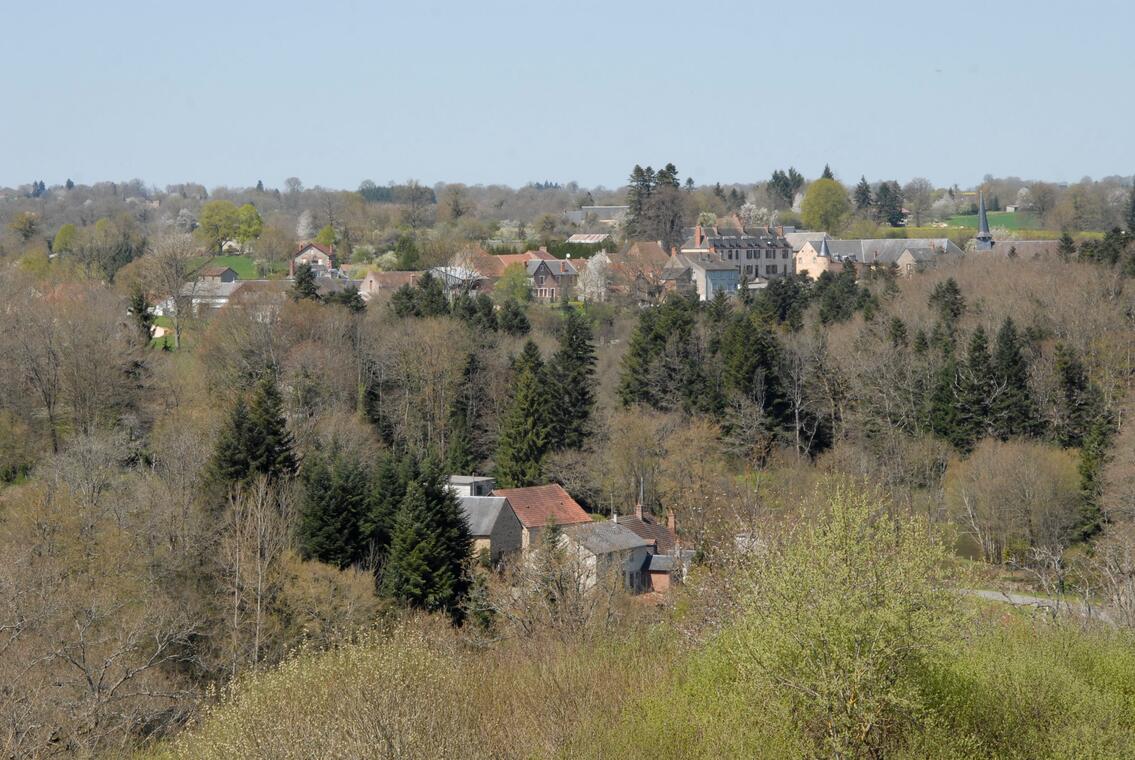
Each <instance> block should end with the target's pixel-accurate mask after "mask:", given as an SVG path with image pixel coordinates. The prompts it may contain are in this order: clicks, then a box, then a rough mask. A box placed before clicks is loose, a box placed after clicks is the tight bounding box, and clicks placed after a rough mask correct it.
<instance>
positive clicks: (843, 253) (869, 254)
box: [812, 238, 962, 264]
mask: <svg viewBox="0 0 1135 760" xmlns="http://www.w3.org/2000/svg"><path fill="white" fill-rule="evenodd" d="M824 242H825V243H826V244H827V247H828V250H829V251H830V252H831V255H832V256H835V257H839V258H852V259H855V260H856V261H859V262H861V263H864V264H893V263H894V262H896V261H898V259H899V257H900V256H902V254H903V251H910V252H911V255H913V256H914V258H915V260H917V261H928V260H930V259H933V258H934V257H935V256H939V255H941V254H944V253H950V254H961V252H962V249H961V248H958V246H956V245H955V244H954V242H953V241H952V240H950V239H949V238H879V239H869V240H831V239H829V240H826V241H824ZM812 247H813V248H814V247H815V243H814V242H813V244H812Z"/></svg>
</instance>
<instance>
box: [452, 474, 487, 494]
mask: <svg viewBox="0 0 1135 760" xmlns="http://www.w3.org/2000/svg"><path fill="white" fill-rule="evenodd" d="M495 484H496V481H495V480H493V479H492V478H489V477H484V476H481V475H450V476H449V490H450V491H453V493H455V494H456V495H457V496H488V495H489V494H491V493H492V492H493V486H494V485H495Z"/></svg>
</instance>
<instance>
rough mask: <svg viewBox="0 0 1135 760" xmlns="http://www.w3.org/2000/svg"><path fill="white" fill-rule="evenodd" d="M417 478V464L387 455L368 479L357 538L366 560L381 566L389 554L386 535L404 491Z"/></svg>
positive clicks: (392, 525)
mask: <svg viewBox="0 0 1135 760" xmlns="http://www.w3.org/2000/svg"><path fill="white" fill-rule="evenodd" d="M417 478H418V469H417V464H416V463H415V462H414V460H413V459H412V458H410V457H401V456H399V455H397V454H393V453H390V452H388V453H387V454H385V455H384V456H383V457H382V459H381V461H380V462H379V465H378V469H377V470H376V471H375V473H374V476H373V477H372V478H371V491H370V498H369V499H368V500H367V508H366V512H365V514H364V515H363V517H362V519H361V520H360V523H359V535H360V539H361V540H362V542H363V543H364V544H365V545H366V554H367V556H368V558H370V559H373V560H374V561H375V562H376V563H377V565H379V566H380V565H381V564H382V562H383V561H384V560H385V558H386V556H387V554H388V553H389V551H390V536H391V533H392V532H393V530H394V520H395V517H396V516H397V514H398V508H399V506H400V505H401V504H402V499H403V497H404V496H405V495H406V488H407V487H409V485H410V483H411V482H413V481H414V480H416V479H417Z"/></svg>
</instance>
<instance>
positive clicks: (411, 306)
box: [390, 285, 418, 319]
mask: <svg viewBox="0 0 1135 760" xmlns="http://www.w3.org/2000/svg"><path fill="white" fill-rule="evenodd" d="M390 310H391V311H393V312H394V316H396V317H400V318H403V319H404V318H406V317H414V316H418V296H417V290H416V289H415V288H414V287H413V286H412V285H402V286H400V287H399V288H398V289H397V290H395V291H394V294H393V295H392V296H390Z"/></svg>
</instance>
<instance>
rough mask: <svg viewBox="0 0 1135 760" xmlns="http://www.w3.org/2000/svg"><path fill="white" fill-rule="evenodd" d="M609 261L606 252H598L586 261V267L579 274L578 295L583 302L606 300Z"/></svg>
mask: <svg viewBox="0 0 1135 760" xmlns="http://www.w3.org/2000/svg"><path fill="white" fill-rule="evenodd" d="M610 267H611V259H610V257H609V256H607V253H606V251H600V252H599V253H597V254H595V255H594V256H592V257H591V258H590V259H588V260H587V266H586V267H585V268H584V269H583V271H582V272H580V273H579V295H580V298H582V299H583V300H584V301H605V300H607V275H608V270H609V269H610Z"/></svg>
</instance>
